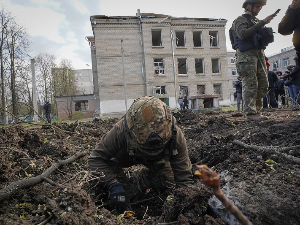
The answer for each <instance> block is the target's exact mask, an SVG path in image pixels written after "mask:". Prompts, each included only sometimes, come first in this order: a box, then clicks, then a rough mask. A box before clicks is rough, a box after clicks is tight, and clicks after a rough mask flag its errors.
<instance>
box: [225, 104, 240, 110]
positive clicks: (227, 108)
mask: <svg viewBox="0 0 300 225" xmlns="http://www.w3.org/2000/svg"><path fill="white" fill-rule="evenodd" d="M236 110H237V106H236V105H231V106H229V107H222V111H236Z"/></svg>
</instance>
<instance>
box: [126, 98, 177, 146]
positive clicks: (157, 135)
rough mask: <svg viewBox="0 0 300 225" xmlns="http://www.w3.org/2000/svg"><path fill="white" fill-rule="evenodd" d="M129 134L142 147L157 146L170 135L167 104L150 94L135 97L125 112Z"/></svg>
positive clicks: (166, 140) (162, 143)
mask: <svg viewBox="0 0 300 225" xmlns="http://www.w3.org/2000/svg"><path fill="white" fill-rule="evenodd" d="M126 122H127V126H128V128H129V130H130V135H131V137H132V138H133V140H135V141H136V142H137V144H138V145H140V146H142V147H143V148H149V149H151V148H159V147H162V146H163V145H165V144H166V143H167V142H168V141H169V140H170V138H171V136H172V113H171V109H170V107H169V106H167V105H166V104H165V103H164V102H163V101H161V100H159V99H158V98H155V97H152V96H143V97H140V98H138V99H136V100H135V101H134V102H133V103H132V105H131V106H130V108H129V109H128V111H127V113H126Z"/></svg>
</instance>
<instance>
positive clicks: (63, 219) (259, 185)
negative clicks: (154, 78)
mask: <svg viewBox="0 0 300 225" xmlns="http://www.w3.org/2000/svg"><path fill="white" fill-rule="evenodd" d="M298 113H299V111H292V110H288V109H278V110H274V111H264V112H263V114H264V115H265V116H267V117H268V119H267V120H264V121H247V120H246V118H245V117H244V115H243V114H241V113H237V112H206V113H198V114H195V113H192V112H189V111H185V112H178V113H175V114H174V116H175V117H176V119H177V124H178V126H180V127H181V129H182V130H183V132H184V134H185V137H186V139H187V143H188V149H189V155H190V159H191V161H192V163H193V164H194V165H195V164H206V165H207V166H208V167H210V168H213V169H214V170H215V171H216V172H217V173H218V174H219V175H220V177H221V187H222V190H223V192H224V193H225V194H226V195H227V196H228V198H229V199H230V200H231V201H232V202H234V203H235V205H236V206H238V207H239V208H240V209H241V210H242V211H243V213H244V214H245V215H246V216H247V217H248V218H249V219H250V220H251V221H252V223H253V224H256V225H260V224H261V225H285V224H286V225H297V224H300V222H299V221H300V210H299V208H300V199H299V198H300V197H299V196H300V179H299V176H300V159H299V158H300V147H299V146H300V138H299V137H300V118H299V117H298V116H297V114H298ZM117 120H118V119H116V118H115V119H106V120H94V121H90V122H80V123H78V122H75V123H72V124H66V123H59V124H54V126H55V127H49V126H47V125H44V126H37V125H32V126H29V127H22V126H21V125H13V126H10V127H7V128H2V129H0V150H1V151H0V188H1V190H0V201H1V204H0V224H40V225H42V224H161V225H162V224H199V225H219V224H224V225H226V224H230V225H234V224H238V222H237V221H235V219H234V218H233V217H232V216H231V215H230V214H228V213H227V211H226V210H224V208H223V207H222V205H221V204H220V202H219V201H218V200H216V199H215V198H214V196H213V192H212V190H211V189H209V188H207V187H205V186H204V185H203V184H202V183H201V181H199V179H197V178H196V177H195V178H194V180H195V185H194V187H193V188H190V189H174V190H168V191H162V190H149V191H147V192H146V193H140V194H139V195H138V196H136V197H135V198H133V199H132V202H131V207H132V210H133V212H134V215H131V214H127V215H117V214H116V213H115V211H113V210H111V209H110V208H109V204H108V199H107V193H106V191H105V190H101V189H99V188H98V186H97V181H98V180H97V179H95V177H93V176H92V175H91V174H90V173H89V169H88V166H87V157H88V155H89V154H90V152H91V151H92V149H93V148H94V146H95V144H96V143H97V141H98V140H99V139H100V138H101V136H102V135H103V134H105V133H106V132H107V131H108V130H109V129H110V128H111V127H112V126H113V124H114V123H115V122H116V121H117ZM78 153H82V154H81V155H80V156H79V157H78V158H77V159H76V160H74V161H72V162H70V163H66V164H63V165H60V164H57V162H61V163H62V162H65V161H62V160H67V159H69V158H70V157H72V156H74V155H75V154H78ZM53 165H54V166H53ZM50 169H52V170H53V172H52V173H51V175H50V176H48V180H47V179H46V180H45V179H44V180H39V182H37V183H36V184H34V185H31V186H30V185H28V186H26V187H25V188H19V186H15V187H18V188H17V189H16V190H15V191H13V192H12V193H11V194H7V195H5V193H6V192H4V191H3V190H6V188H7V187H8V185H10V184H12V182H16V181H29V182H30V181H32V178H33V177H38V176H39V175H41V174H43V173H44V172H45V171H49V170H50ZM193 170H195V167H194V166H193Z"/></svg>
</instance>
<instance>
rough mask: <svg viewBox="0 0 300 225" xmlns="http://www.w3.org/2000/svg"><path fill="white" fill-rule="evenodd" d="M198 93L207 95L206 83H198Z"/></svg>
mask: <svg viewBox="0 0 300 225" xmlns="http://www.w3.org/2000/svg"><path fill="white" fill-rule="evenodd" d="M197 94H198V95H205V85H202V84H200V85H197Z"/></svg>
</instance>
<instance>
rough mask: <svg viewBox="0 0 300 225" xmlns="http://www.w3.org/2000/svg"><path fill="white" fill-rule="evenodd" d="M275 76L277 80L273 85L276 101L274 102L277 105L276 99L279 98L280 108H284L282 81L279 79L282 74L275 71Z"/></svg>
mask: <svg viewBox="0 0 300 225" xmlns="http://www.w3.org/2000/svg"><path fill="white" fill-rule="evenodd" d="M276 75H277V78H278V80H277V81H276V83H275V99H276V101H277V103H278V100H279V98H278V97H279V96H280V98H281V103H282V106H285V90H284V80H283V79H281V76H282V72H281V71H277V72H276Z"/></svg>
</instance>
